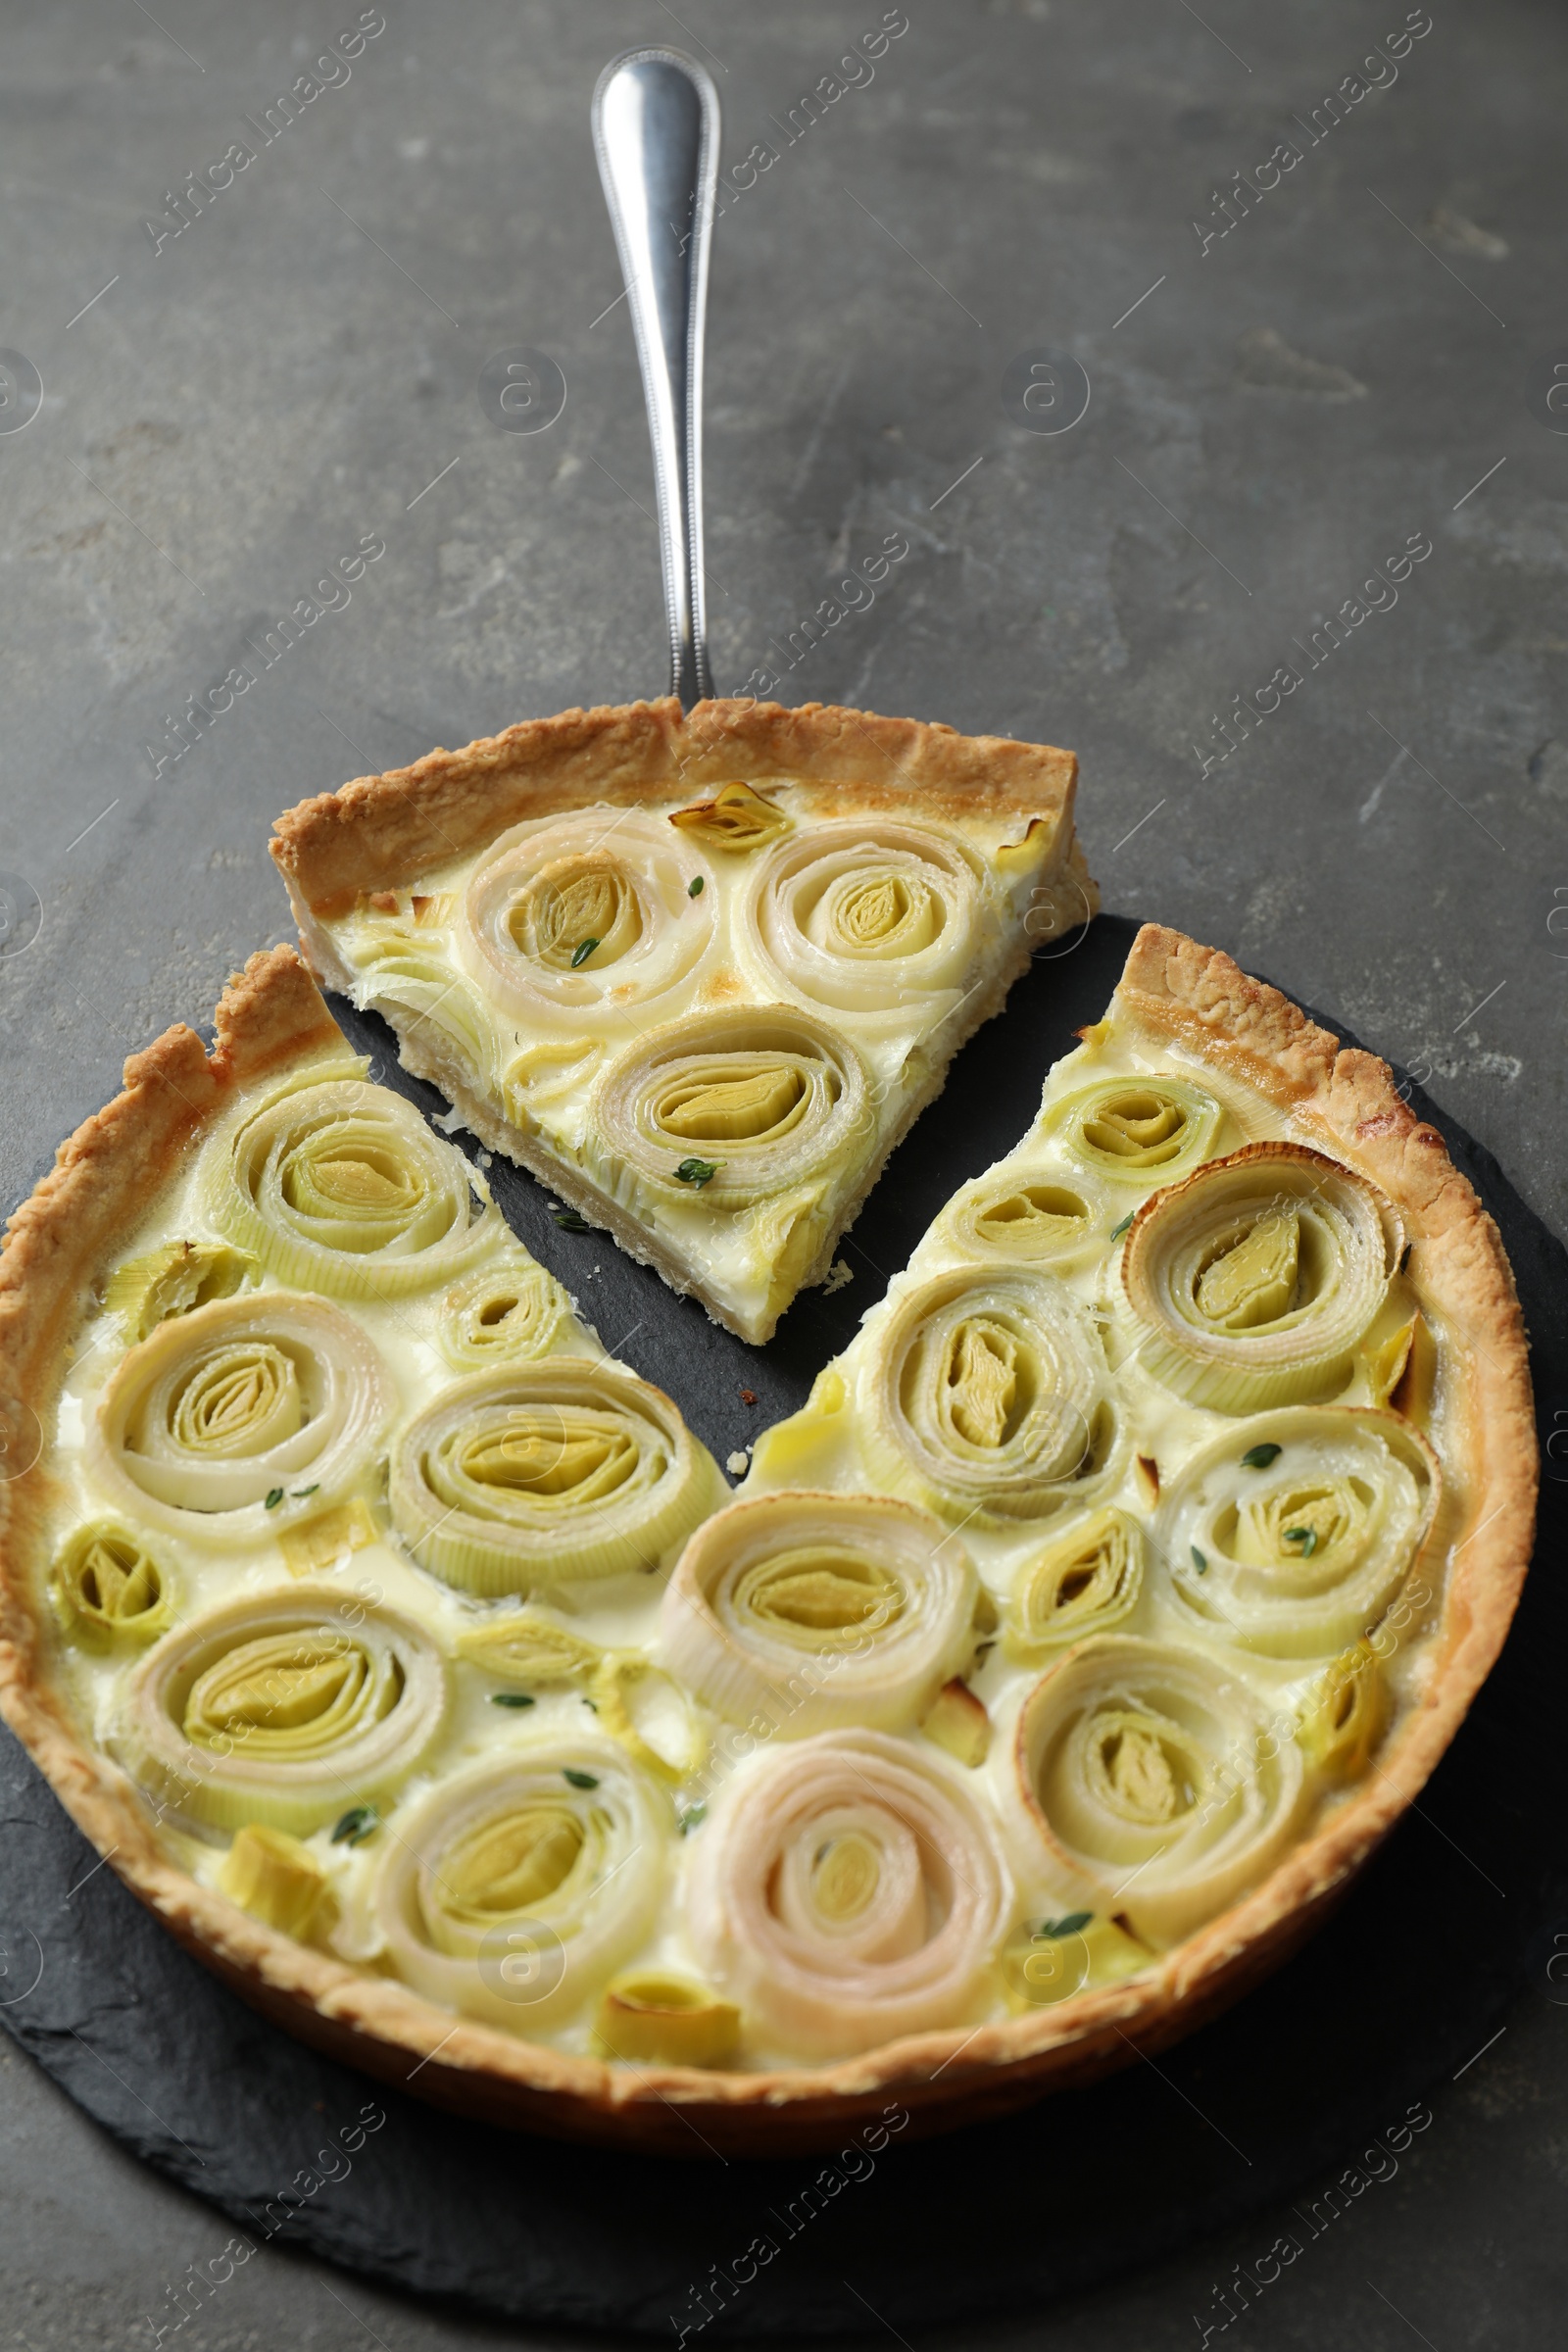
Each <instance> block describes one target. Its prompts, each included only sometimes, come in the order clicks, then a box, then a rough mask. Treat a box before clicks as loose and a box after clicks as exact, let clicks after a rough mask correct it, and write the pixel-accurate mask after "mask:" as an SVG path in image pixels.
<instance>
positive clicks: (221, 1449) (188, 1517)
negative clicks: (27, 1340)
mask: <svg viewBox="0 0 1568 2352" xmlns="http://www.w3.org/2000/svg"><path fill="white" fill-rule="evenodd" d="M391 1407H392V1389H391V1384H390V1382H389V1380H388V1378H387V1375H386V1372H385V1370H384V1368H383V1366H382V1363H381V1359H380V1357H379V1356H378V1355H377V1353H376V1351H375V1349H374V1348H372V1347H371V1345H370V1343H369V1341H368V1339H367V1338H366V1336H365V1334H364V1333H363V1332H362V1331H361V1330H360V1328H359V1326H358V1324H356V1323H354V1322H352V1321H351V1320H350V1319H349V1317H348V1316H347V1315H346V1314H344V1313H343V1312H342V1310H341V1309H340V1308H339V1307H335V1306H330V1305H328V1303H327V1301H326V1300H325V1299H311V1298H305V1297H301V1296H298V1295H296V1294H294V1293H292V1292H289V1291H269V1292H266V1293H257V1292H252V1293H250V1294H242V1295H241V1296H240V1297H239V1298H237V1299H220V1300H218V1301H217V1302H216V1303H215V1304H214V1305H212V1306H199V1307H196V1308H194V1309H193V1310H192V1312H191V1313H189V1314H187V1315H180V1316H178V1317H176V1318H175V1319H174V1320H173V1321H172V1322H168V1323H161V1324H160V1325H159V1326H158V1328H157V1330H156V1331H155V1332H154V1333H153V1336H152V1338H151V1339H149V1340H143V1342H142V1343H141V1346H140V1347H139V1348H132V1349H131V1350H130V1353H129V1354H128V1355H126V1356H125V1357H123V1359H122V1361H121V1363H120V1364H119V1366H118V1367H117V1369H116V1371H115V1373H114V1376H113V1378H112V1379H111V1380H110V1381H109V1383H108V1385H107V1387H106V1388H105V1390H104V1395H103V1398H102V1401H101V1402H100V1404H99V1407H98V1412H97V1417H96V1419H95V1420H94V1422H93V1423H92V1424H91V1425H90V1427H89V1432H88V1439H87V1458H88V1465H89V1467H90V1469H91V1472H92V1475H93V1478H94V1480H95V1481H96V1483H97V1484H98V1485H99V1486H100V1487H101V1488H102V1489H103V1490H104V1492H105V1493H106V1494H108V1495H112V1496H113V1497H114V1499H115V1501H116V1502H117V1503H118V1504H119V1506H120V1508H121V1509H122V1510H123V1511H126V1512H130V1513H133V1514H134V1515H135V1517H136V1518H137V1519H139V1520H140V1521H142V1522H143V1523H144V1524H147V1525H150V1526H153V1527H156V1528H161V1529H163V1530H164V1531H165V1532H166V1533H168V1534H170V1535H180V1536H189V1537H192V1538H194V1539H196V1540H198V1541H203V1542H207V1543H214V1544H256V1543H258V1542H264V1541H266V1540H267V1539H268V1538H270V1536H271V1535H272V1534H273V1533H274V1532H275V1531H276V1530H277V1529H278V1528H279V1527H280V1526H283V1525H286V1524H287V1523H288V1521H289V1520H290V1519H292V1518H297V1517H298V1516H299V1513H298V1511H297V1510H296V1508H295V1504H296V1502H297V1501H299V1500H300V1499H303V1496H304V1495H307V1494H308V1495H310V1497H311V1509H312V1511H313V1512H315V1511H319V1510H323V1509H325V1507H326V1506H327V1505H328V1504H329V1503H331V1502H334V1501H337V1500H339V1499H341V1498H342V1497H343V1496H344V1495H346V1494H347V1493H348V1492H349V1490H350V1489H351V1488H352V1487H353V1486H354V1485H355V1484H356V1483H357V1482H358V1481H359V1480H360V1479H361V1478H363V1476H364V1475H365V1472H366V1471H367V1469H368V1466H369V1462H370V1458H371V1455H372V1453H373V1451H374V1448H375V1444H376V1441H377V1439H378V1438H379V1436H380V1434H381V1430H382V1427H383V1425H384V1423H385V1422H386V1420H387V1417H388V1415H389V1413H390V1411H391ZM269 1496H270V1497H271V1498H272V1501H271V1508H270V1509H269V1507H268V1498H269Z"/></svg>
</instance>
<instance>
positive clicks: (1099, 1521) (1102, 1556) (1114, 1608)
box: [1003, 1510, 1144, 1665]
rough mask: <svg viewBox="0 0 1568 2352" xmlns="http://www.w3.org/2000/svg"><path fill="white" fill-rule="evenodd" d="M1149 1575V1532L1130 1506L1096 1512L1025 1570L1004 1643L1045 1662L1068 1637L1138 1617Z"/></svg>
mask: <svg viewBox="0 0 1568 2352" xmlns="http://www.w3.org/2000/svg"><path fill="white" fill-rule="evenodd" d="M1143 1581H1144V1535H1143V1530H1142V1528H1141V1527H1140V1526H1139V1524H1138V1522H1137V1520H1136V1519H1133V1518H1130V1517H1129V1516H1128V1514H1127V1513H1126V1512H1125V1511H1117V1510H1106V1511H1096V1512H1095V1514H1094V1516H1093V1517H1092V1518H1090V1519H1086V1520H1083V1521H1081V1522H1080V1524H1079V1525H1078V1526H1077V1527H1075V1528H1072V1529H1070V1530H1069V1531H1068V1533H1067V1534H1066V1535H1064V1536H1058V1537H1057V1538H1056V1540H1055V1542H1054V1543H1053V1544H1047V1545H1046V1547H1045V1549H1044V1550H1043V1551H1040V1552H1037V1553H1036V1554H1035V1556H1034V1558H1033V1559H1030V1560H1026V1561H1025V1562H1024V1564H1023V1566H1022V1567H1021V1568H1020V1569H1019V1571H1018V1575H1017V1579H1016V1581H1015V1583H1014V1585H1013V1588H1012V1596H1011V1599H1010V1600H1009V1602H1008V1604H1007V1616H1006V1626H1005V1633H1004V1635H1003V1646H1004V1647H1005V1650H1006V1653H1007V1655H1008V1657H1009V1658H1015V1659H1017V1660H1018V1661H1019V1662H1020V1663H1021V1664H1024V1665H1038V1664H1040V1663H1041V1662H1042V1661H1043V1660H1044V1659H1045V1658H1047V1657H1049V1656H1051V1655H1052V1653H1053V1652H1054V1651H1055V1650H1058V1649H1060V1648H1061V1647H1062V1646H1063V1645H1064V1644H1065V1643H1066V1642H1081V1641H1083V1640H1085V1639H1086V1638H1087V1636H1089V1635H1090V1634H1103V1633H1106V1632H1108V1630H1109V1629H1110V1627H1111V1626H1113V1625H1119V1624H1120V1622H1121V1620H1122V1619H1123V1618H1124V1617H1129V1616H1131V1614H1132V1612H1133V1610H1134V1608H1135V1607H1136V1606H1137V1604H1138V1595H1139V1593H1140V1592H1141V1591H1142V1589H1143Z"/></svg>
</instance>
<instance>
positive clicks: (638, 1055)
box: [595, 1005, 871, 1209]
mask: <svg viewBox="0 0 1568 2352" xmlns="http://www.w3.org/2000/svg"><path fill="white" fill-rule="evenodd" d="M868 1096H869V1086H868V1081H867V1076H866V1070H865V1065H864V1063H863V1062H862V1061H861V1059H860V1056H859V1054H858V1053H857V1052H856V1049H855V1048H854V1046H853V1045H851V1044H850V1043H849V1041H848V1040H847V1039H845V1038H842V1037H836V1036H835V1035H834V1033H833V1031H832V1030H831V1029H830V1028H829V1027H828V1026H827V1024H826V1023H825V1022H822V1021H818V1020H816V1019H814V1018H813V1017H812V1015H811V1014H809V1013H807V1012H797V1011H793V1010H791V1009H789V1008H787V1007H784V1006H779V1005H761V1006H759V1007H758V1008H756V1009H755V1010H754V1009H750V1008H743V1007H739V1006H737V1007H735V1008H733V1009H731V1010H728V1011H723V1012H704V1013H693V1014H691V1015H690V1016H689V1017H688V1018H687V1019H685V1020H681V1021H671V1022H669V1023H668V1024H667V1025H666V1026H665V1027H663V1028H661V1029H655V1030H652V1031H650V1033H649V1034H648V1035H647V1036H646V1037H644V1038H642V1039H640V1040H639V1041H638V1043H637V1044H636V1045H635V1046H633V1047H632V1048H631V1049H630V1050H629V1051H628V1052H627V1053H625V1054H622V1055H621V1057H620V1059H619V1060H618V1061H616V1062H614V1063H613V1065H612V1067H611V1068H610V1069H609V1070H608V1071H607V1072H606V1073H605V1076H604V1078H603V1079H602V1080H601V1082H600V1086H599V1090H598V1094H597V1097H596V1101H595V1116H596V1124H597V1127H598V1131H599V1138H600V1150H601V1152H602V1154H603V1156H604V1159H605V1161H606V1163H607V1169H608V1171H609V1172H608V1173H607V1175H606V1177H605V1181H606V1182H607V1183H608V1184H610V1185H611V1186H612V1187H613V1183H614V1175H613V1170H614V1168H615V1166H616V1165H617V1164H621V1165H624V1166H625V1167H626V1168H627V1169H630V1170H632V1171H634V1172H635V1174H636V1176H637V1177H638V1178H640V1179H641V1180H643V1182H644V1183H647V1184H651V1185H653V1186H654V1188H655V1189H656V1190H657V1191H658V1192H659V1193H660V1194H662V1196H663V1197H664V1198H665V1199H668V1200H685V1201H701V1202H702V1204H703V1206H704V1207H705V1208H717V1209H733V1208H745V1207H748V1206H750V1205H751V1203H752V1202H754V1201H765V1200H767V1199H769V1198H770V1197H772V1196H773V1195H776V1194H779V1193H782V1192H785V1191H788V1190H790V1189H792V1188H794V1187H796V1186H799V1185H800V1184H802V1182H803V1181H804V1180H806V1179H808V1178H810V1177H815V1176H820V1175H821V1174H822V1173H823V1172H824V1171H832V1172H836V1173H843V1172H844V1171H846V1170H847V1169H849V1168H851V1167H854V1166H858V1164H859V1163H860V1161H861V1160H862V1159H863V1157H864V1155H865V1151H866V1147H867V1145H868V1143H869V1140H870V1133H871V1123H870V1115H869V1108H868ZM683 1167H684V1168H685V1169H686V1170H687V1171H688V1173H687V1175H686V1176H684V1177H683V1176H682V1175H681V1174H680V1173H679V1171H680V1170H681V1169H682V1168H683ZM701 1169H707V1170H708V1171H709V1172H708V1173H707V1174H706V1175H702V1176H701V1177H700V1178H698V1180H697V1181H693V1171H696V1170H701Z"/></svg>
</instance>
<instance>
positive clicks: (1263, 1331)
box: [1122, 1144, 1404, 1413]
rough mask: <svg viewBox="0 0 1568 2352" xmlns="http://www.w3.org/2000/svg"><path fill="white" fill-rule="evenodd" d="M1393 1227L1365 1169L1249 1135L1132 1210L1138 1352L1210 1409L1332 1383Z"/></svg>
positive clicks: (1383, 1276)
mask: <svg viewBox="0 0 1568 2352" xmlns="http://www.w3.org/2000/svg"><path fill="white" fill-rule="evenodd" d="M1403 1239H1404V1236H1403V1229H1402V1226H1401V1225H1400V1221H1399V1218H1398V1215H1397V1211H1396V1209H1395V1208H1394V1206H1393V1204H1392V1202H1391V1201H1387V1200H1386V1199H1385V1198H1384V1196H1383V1195H1382V1194H1381V1193H1380V1192H1378V1190H1377V1189H1376V1187H1375V1186H1374V1185H1371V1184H1369V1183H1368V1182H1367V1180H1366V1179H1365V1177H1362V1176H1357V1175H1355V1174H1354V1173H1353V1172H1352V1171H1351V1170H1350V1169H1349V1168H1347V1167H1343V1166H1342V1165H1341V1164H1340V1163H1339V1161H1338V1160H1333V1159H1326V1158H1325V1157H1324V1156H1323V1154H1322V1153H1321V1152H1310V1151H1308V1150H1307V1149H1306V1148H1305V1147H1304V1146H1303V1145H1300V1144H1249V1145H1247V1146H1245V1147H1244V1149H1243V1150H1242V1151H1240V1152H1233V1153H1232V1154H1231V1156H1230V1157H1229V1158H1228V1159H1220V1160H1214V1161H1212V1162H1211V1163H1210V1164H1209V1165H1208V1166H1207V1167H1204V1168H1201V1169H1200V1170H1199V1171H1198V1173H1197V1174H1196V1175H1194V1176H1189V1177H1188V1178H1187V1179H1186V1181H1185V1182H1184V1183H1182V1184H1178V1185H1175V1186H1173V1187H1172V1188H1171V1190H1170V1191H1169V1192H1163V1193H1158V1194H1156V1195H1155V1196H1154V1198H1153V1199H1152V1200H1151V1201H1146V1202H1145V1203H1144V1205H1143V1207H1142V1208H1141V1209H1140V1210H1139V1212H1138V1214H1137V1216H1136V1217H1135V1219H1134V1220H1133V1227H1132V1231H1131V1233H1130V1234H1129V1236H1128V1239H1127V1247H1126V1249H1125V1250H1124V1251H1123V1253H1122V1284H1123V1288H1124V1291H1125V1294H1126V1299H1127V1304H1128V1306H1129V1308H1130V1310H1131V1313H1132V1316H1133V1320H1134V1322H1135V1323H1136V1324H1137V1325H1138V1327H1139V1330H1140V1332H1141V1334H1142V1341H1141V1353H1142V1356H1143V1360H1144V1363H1145V1365H1146V1367H1147V1368H1148V1370H1149V1371H1150V1372H1151V1373H1152V1375H1153V1376H1154V1378H1155V1379H1156V1380H1158V1381H1161V1382H1162V1383H1163V1384H1164V1385H1165V1386H1166V1387H1167V1388H1171V1389H1174V1390H1175V1391H1176V1392H1177V1394H1178V1395H1179V1396H1182V1397H1187V1398H1188V1399H1189V1400H1190V1401H1191V1402H1192V1403H1194V1404H1203V1405H1208V1406H1210V1407H1211V1408H1212V1409H1213V1410H1214V1411H1216V1412H1222V1413H1245V1412H1255V1411H1257V1410H1259V1409H1261V1408H1262V1407H1263V1406H1265V1405H1270V1404H1309V1403H1313V1402H1316V1401H1318V1400H1319V1399H1321V1398H1323V1397H1332V1396H1333V1395H1335V1394H1336V1392H1337V1391H1338V1390H1340V1389H1342V1388H1344V1386H1345V1385H1346V1383H1347V1382H1348V1379H1349V1378H1350V1375H1351V1373H1352V1371H1353V1369H1354V1363H1355V1350H1356V1348H1357V1346H1358V1345H1359V1343H1360V1341H1361V1340H1362V1338H1363V1337H1364V1335H1365V1334H1366V1332H1367V1330H1368V1329H1369V1327H1370V1326H1371V1324H1372V1322H1373V1320H1374V1318H1375V1317H1376V1316H1377V1314H1378V1311H1379V1309H1380V1308H1381V1307H1382V1305H1383V1301H1384V1299H1385V1298H1386V1296H1387V1294H1388V1289H1389V1283H1390V1280H1391V1278H1392V1276H1393V1274H1394V1270H1395V1267H1396V1265H1397V1262H1398V1257H1399V1252H1400V1249H1401V1247H1402V1244H1403Z"/></svg>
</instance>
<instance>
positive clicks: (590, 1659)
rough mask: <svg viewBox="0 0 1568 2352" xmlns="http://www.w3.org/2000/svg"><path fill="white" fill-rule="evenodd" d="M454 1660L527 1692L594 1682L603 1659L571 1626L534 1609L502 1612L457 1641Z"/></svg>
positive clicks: (600, 1650)
mask: <svg viewBox="0 0 1568 2352" xmlns="http://www.w3.org/2000/svg"><path fill="white" fill-rule="evenodd" d="M457 1646H458V1655H459V1656H460V1657H464V1658H467V1659H468V1660H469V1661H470V1662H471V1663H472V1664H473V1665H475V1666H477V1667H478V1668H479V1669H480V1670H481V1672H483V1673H485V1674H493V1675H494V1676H495V1677H496V1678H497V1680H498V1681H500V1682H503V1683H515V1684H517V1685H518V1686H519V1687H520V1688H521V1689H523V1690H525V1691H553V1690H558V1689H562V1688H564V1686H565V1685H566V1684H568V1683H588V1682H592V1680H593V1678H594V1676H595V1674H596V1673H597V1672H598V1670H599V1666H600V1663H601V1661H602V1660H603V1657H604V1654H605V1653H604V1651H603V1650H602V1649H600V1648H599V1646H598V1645H597V1643H595V1642H585V1641H584V1640H583V1638H582V1636H581V1635H580V1634H574V1633H573V1632H572V1631H571V1628H570V1627H569V1626H565V1625H561V1624H558V1623H557V1622H556V1620H555V1619H554V1618H551V1617H542V1616H540V1615H539V1614H538V1613H537V1612H536V1611H535V1610H533V1609H503V1610H501V1611H500V1612H498V1614H497V1615H495V1616H494V1617H490V1618H487V1619H486V1620H485V1622H484V1623H483V1624H482V1625H476V1626H473V1627H471V1628H470V1629H469V1630H468V1631H466V1633H462V1634H460V1635H459V1636H458V1644H457Z"/></svg>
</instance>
